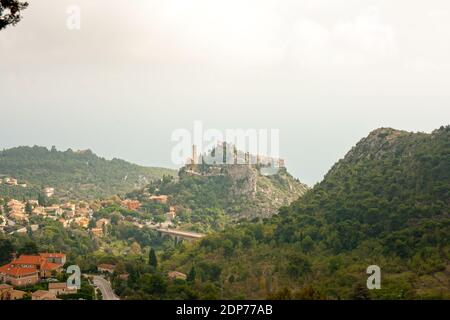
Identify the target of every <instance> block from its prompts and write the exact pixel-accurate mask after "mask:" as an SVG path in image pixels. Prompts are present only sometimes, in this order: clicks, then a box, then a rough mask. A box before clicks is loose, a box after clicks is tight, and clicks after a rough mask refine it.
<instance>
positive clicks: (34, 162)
mask: <svg viewBox="0 0 450 320" xmlns="http://www.w3.org/2000/svg"><path fill="white" fill-rule="evenodd" d="M174 173H175V171H173V170H169V169H163V168H147V167H141V166H138V165H134V164H131V163H128V162H126V161H123V160H119V159H113V160H111V161H109V160H106V159H103V158H100V157H98V156H97V155H95V154H94V153H92V152H91V151H90V150H87V151H78V152H74V151H72V150H70V149H69V150H67V151H65V152H60V151H57V150H56V149H55V148H52V149H51V150H48V149H47V148H44V147H37V146H35V147H19V148H13V149H8V150H4V151H0V178H1V177H2V176H3V177H12V178H16V179H18V180H19V183H27V185H28V186H27V188H23V187H20V186H19V187H9V186H5V185H0V197H9V198H17V199H22V198H28V199H29V198H30V197H31V196H34V197H35V198H37V193H39V192H40V191H41V190H42V188H44V187H53V188H55V189H56V194H57V195H58V196H59V197H67V198H72V199H73V198H81V199H94V198H102V197H107V196H110V195H114V194H118V193H125V192H128V191H130V190H132V189H133V188H138V187H141V186H143V185H145V184H147V183H149V182H150V181H151V180H153V179H160V178H162V176H163V175H173V174H174Z"/></svg>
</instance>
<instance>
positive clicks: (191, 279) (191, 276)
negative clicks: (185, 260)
mask: <svg viewBox="0 0 450 320" xmlns="http://www.w3.org/2000/svg"><path fill="white" fill-rule="evenodd" d="M196 276H197V271H196V270H195V266H192V268H191V270H190V271H189V274H188V275H187V278H186V281H187V282H194V281H195V277H196Z"/></svg>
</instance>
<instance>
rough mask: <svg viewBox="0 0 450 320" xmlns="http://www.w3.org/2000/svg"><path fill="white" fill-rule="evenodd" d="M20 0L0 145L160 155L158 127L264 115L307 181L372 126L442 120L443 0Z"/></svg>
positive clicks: (237, 121) (445, 88)
mask: <svg viewBox="0 0 450 320" xmlns="http://www.w3.org/2000/svg"><path fill="white" fill-rule="evenodd" d="M30 2H31V3H30V7H29V8H28V9H27V10H26V11H25V12H24V14H23V21H22V22H21V23H20V24H18V25H17V26H16V27H12V28H8V29H6V30H3V31H1V32H0V111H1V112H0V118H1V125H0V148H8V147H13V146H18V145H35V144H37V145H44V146H49V147H50V146H52V145H55V146H56V147H57V148H58V149H63V150H65V149H67V148H69V147H70V148H73V149H86V148H90V149H92V150H93V151H94V152H96V153H97V154H99V155H101V156H104V157H106V158H112V157H119V158H123V159H125V160H129V161H132V162H136V163H139V164H143V165H157V166H168V167H173V166H174V165H173V164H172V163H171V149H172V147H173V146H174V143H173V142H171V139H170V138H171V133H172V132H173V130H175V129H178V128H186V129H192V126H193V122H194V121H195V120H200V121H202V122H203V125H204V127H205V128H217V129H221V130H224V129H227V128H231V129H233V128H256V129H260V128H262V129H270V128H274V129H280V140H281V145H280V153H281V156H282V157H284V158H285V159H286V164H287V166H288V169H289V170H290V171H291V172H292V173H293V174H294V175H295V176H296V177H298V178H300V179H301V180H302V181H304V182H306V183H308V184H314V183H315V182H317V181H320V180H321V178H322V177H323V175H324V174H325V173H326V172H327V171H328V169H329V168H330V167H331V166H332V165H333V163H334V162H335V161H337V160H338V159H339V158H341V157H343V156H344V155H345V153H346V152H347V151H348V150H349V149H350V148H351V147H352V146H353V145H354V144H355V143H356V142H357V141H358V140H359V139H361V138H362V137H364V136H366V135H367V134H368V133H369V132H370V131H371V130H373V129H375V128H378V127H381V126H385V127H386V126H389V127H394V128H398V129H405V130H411V131H425V132H430V131H432V130H433V129H435V128H437V127H439V126H441V125H445V124H449V119H450V61H449V58H450V2H449V1H448V0H440V1H439V0H428V1H426V2H425V1H418V0H417V1H412V0H396V1H392V0H386V1H381V0H379V1H376V0H374V1H369V0H342V1H341V0H308V1H301V0H226V1H219V0H159V1H157V0H78V1H77V0H70V1H66V0H36V1H33V0H31V1H30ZM70 5H78V6H79V8H80V9H81V29H80V30H70V29H69V28H67V19H68V17H69V15H68V14H67V9H68V7H69V6H70Z"/></svg>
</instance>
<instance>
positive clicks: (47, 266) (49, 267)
mask: <svg viewBox="0 0 450 320" xmlns="http://www.w3.org/2000/svg"><path fill="white" fill-rule="evenodd" d="M61 266H62V265H60V264H58V263H51V262H47V261H44V262H42V264H41V270H44V271H51V270H55V269H58V268H60V267H61Z"/></svg>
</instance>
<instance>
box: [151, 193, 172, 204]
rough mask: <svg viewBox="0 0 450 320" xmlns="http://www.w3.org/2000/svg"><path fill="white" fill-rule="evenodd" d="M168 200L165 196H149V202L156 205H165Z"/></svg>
mask: <svg viewBox="0 0 450 320" xmlns="http://www.w3.org/2000/svg"><path fill="white" fill-rule="evenodd" d="M168 199H169V196H166V195H160V196H150V200H152V201H154V202H157V203H163V204H165V203H167V200H168Z"/></svg>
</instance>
